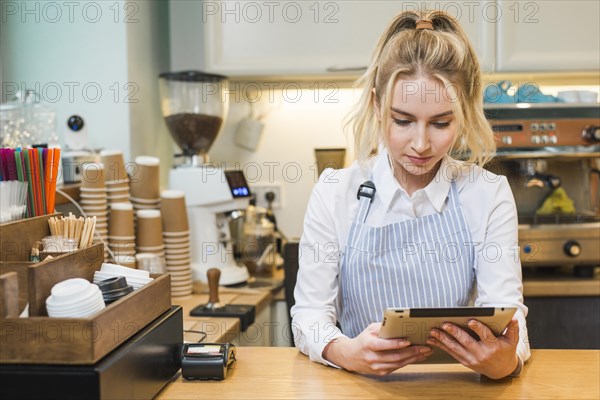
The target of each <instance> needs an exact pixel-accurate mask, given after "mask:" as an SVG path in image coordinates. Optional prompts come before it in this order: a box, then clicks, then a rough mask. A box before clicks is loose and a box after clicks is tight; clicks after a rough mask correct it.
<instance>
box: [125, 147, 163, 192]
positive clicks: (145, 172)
mask: <svg viewBox="0 0 600 400" xmlns="http://www.w3.org/2000/svg"><path fill="white" fill-rule="evenodd" d="M159 164H160V159H158V158H156V157H149V156H141V157H137V158H136V159H135V168H134V171H133V173H132V175H131V177H130V186H131V196H132V197H135V198H138V199H150V200H151V199H157V198H158V197H160V167H159Z"/></svg>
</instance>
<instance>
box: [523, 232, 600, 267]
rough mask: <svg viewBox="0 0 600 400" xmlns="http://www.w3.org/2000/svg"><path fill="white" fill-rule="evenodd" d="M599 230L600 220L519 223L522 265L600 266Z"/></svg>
mask: <svg viewBox="0 0 600 400" xmlns="http://www.w3.org/2000/svg"><path fill="white" fill-rule="evenodd" d="M599 232H600V222H591V223H583V224H570V225H562V224H554V225H551V224H545V225H519V247H520V251H519V255H520V258H521V264H522V265H523V266H524V267H544V266H548V267H553V266H561V265H580V266H582V265H590V266H596V265H600V243H599V239H598V235H599ZM569 245H571V246H569ZM569 248H571V251H572V253H571V254H569V251H568V250H569ZM577 248H578V250H575V249H577ZM575 253H576V254H575Z"/></svg>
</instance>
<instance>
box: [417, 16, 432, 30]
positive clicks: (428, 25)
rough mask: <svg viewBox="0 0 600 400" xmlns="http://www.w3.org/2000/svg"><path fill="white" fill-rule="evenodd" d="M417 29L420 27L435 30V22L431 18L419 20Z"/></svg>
mask: <svg viewBox="0 0 600 400" xmlns="http://www.w3.org/2000/svg"><path fill="white" fill-rule="evenodd" d="M415 29H417V30H419V29H431V30H433V22H431V20H429V19H422V20H420V21H417V25H416V27H415Z"/></svg>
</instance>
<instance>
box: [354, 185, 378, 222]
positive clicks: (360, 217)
mask: <svg viewBox="0 0 600 400" xmlns="http://www.w3.org/2000/svg"><path fill="white" fill-rule="evenodd" d="M376 191H377V190H376V189H375V184H374V183H373V182H372V181H366V182H365V183H363V184H362V185H360V186H359V187H358V193H357V194H356V198H357V199H358V200H359V201H360V204H359V206H358V214H357V215H356V220H357V221H359V222H362V223H364V222H365V221H366V220H367V215H368V214H369V209H370V208H371V203H372V202H373V199H374V198H375V192H376Z"/></svg>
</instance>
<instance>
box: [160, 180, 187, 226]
mask: <svg viewBox="0 0 600 400" xmlns="http://www.w3.org/2000/svg"><path fill="white" fill-rule="evenodd" d="M172 192H177V191H175V190H165V191H163V192H162V194H161V205H160V211H161V215H162V229H163V231H164V232H184V231H187V230H189V229H190V227H189V223H188V216H187V209H186V207H185V197H184V196H183V192H180V193H181V196H180V197H179V196H176V195H173V194H172Z"/></svg>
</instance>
